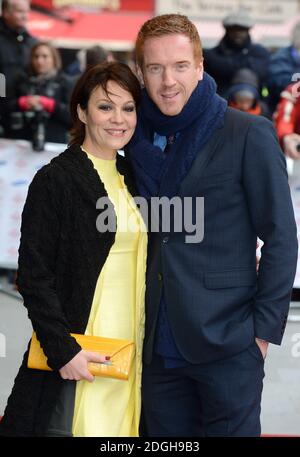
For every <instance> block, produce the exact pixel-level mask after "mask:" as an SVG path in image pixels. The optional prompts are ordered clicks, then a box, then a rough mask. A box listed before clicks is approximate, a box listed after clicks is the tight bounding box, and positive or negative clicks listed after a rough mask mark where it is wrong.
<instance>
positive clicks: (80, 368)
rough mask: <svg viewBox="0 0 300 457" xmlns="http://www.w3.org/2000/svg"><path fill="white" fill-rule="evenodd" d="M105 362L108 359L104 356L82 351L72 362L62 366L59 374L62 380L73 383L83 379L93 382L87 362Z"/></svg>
mask: <svg viewBox="0 0 300 457" xmlns="http://www.w3.org/2000/svg"><path fill="white" fill-rule="evenodd" d="M107 360H109V357H106V356H105V355H99V354H97V353H96V352H89V351H85V350H83V349H82V350H81V351H80V352H78V354H76V355H75V357H73V359H72V360H70V362H68V363H67V364H66V365H65V366H63V367H62V368H61V369H60V370H59V372H60V375H61V377H62V378H63V379H69V380H73V381H80V380H83V379H85V380H86V381H89V382H93V381H94V379H95V376H93V375H92V374H91V373H90V372H89V370H88V362H94V363H100V362H106V361H107Z"/></svg>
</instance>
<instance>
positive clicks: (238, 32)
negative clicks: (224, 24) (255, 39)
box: [226, 25, 249, 47]
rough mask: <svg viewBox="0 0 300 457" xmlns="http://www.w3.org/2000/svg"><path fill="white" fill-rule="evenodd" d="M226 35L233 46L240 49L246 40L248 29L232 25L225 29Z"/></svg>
mask: <svg viewBox="0 0 300 457" xmlns="http://www.w3.org/2000/svg"><path fill="white" fill-rule="evenodd" d="M226 35H227V37H228V39H229V41H230V42H231V43H232V44H233V45H234V46H237V47H241V46H243V45H244V44H245V42H246V41H247V39H248V36H249V29H247V28H245V27H241V26H239V25H233V26H232V27H228V28H227V29H226Z"/></svg>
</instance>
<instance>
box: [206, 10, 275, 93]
mask: <svg viewBox="0 0 300 457" xmlns="http://www.w3.org/2000/svg"><path fill="white" fill-rule="evenodd" d="M252 25H253V24H252V20H251V19H250V18H249V17H248V16H247V15H246V14H245V13H242V12H238V13H236V14H231V15H229V16H227V17H225V19H224V20H223V26H224V29H225V35H224V36H223V38H222V40H221V41H220V43H219V44H218V45H217V46H216V47H214V48H212V49H207V50H206V51H205V52H204V60H205V65H206V71H207V72H208V73H209V74H210V75H211V76H212V77H213V78H215V80H216V83H217V86H218V93H219V94H220V95H222V96H225V97H226V96H227V90H228V88H229V85H230V83H231V80H232V78H233V76H234V74H235V73H236V72H237V71H238V70H240V69H241V68H249V69H250V70H252V71H254V72H255V73H256V74H257V77H258V79H259V85H260V87H261V85H262V83H263V82H264V80H265V78H266V76H267V71H268V64H269V52H268V50H267V49H265V48H264V47H263V46H261V45H260V44H256V43H253V42H252V40H251V36H250V34H249V30H250V29H251V27H252Z"/></svg>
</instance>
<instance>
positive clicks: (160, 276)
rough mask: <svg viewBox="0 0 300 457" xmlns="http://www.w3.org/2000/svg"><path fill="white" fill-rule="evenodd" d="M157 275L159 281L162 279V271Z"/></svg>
mask: <svg viewBox="0 0 300 457" xmlns="http://www.w3.org/2000/svg"><path fill="white" fill-rule="evenodd" d="M157 277H158V280H159V281H162V274H161V273H158V275H157Z"/></svg>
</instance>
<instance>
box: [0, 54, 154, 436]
mask: <svg viewBox="0 0 300 457" xmlns="http://www.w3.org/2000/svg"><path fill="white" fill-rule="evenodd" d="M139 97H140V87H139V82H138V80H137V78H136V77H135V76H134V74H133V73H132V72H131V70H130V69H129V68H128V67H127V66H126V65H124V64H119V63H103V64H99V65H96V66H95V67H92V68H90V69H88V70H87V71H86V72H85V73H84V74H83V75H82V76H81V77H80V79H79V80H78V82H77V84H76V86H75V89H74V92H73V95H72V99H71V116H72V121H73V130H72V139H71V143H70V144H71V145H70V147H69V148H68V149H67V150H66V151H65V152H63V153H62V154H60V155H59V156H58V157H56V158H54V159H53V160H52V161H51V162H50V164H48V165H46V166H45V167H43V168H42V169H41V170H39V171H38V173H37V174H36V176H35V177H34V179H33V181H32V183H31V185H30V188H29V191H28V196H27V200H26V204H25V207H24V211H23V216H22V229H21V232H22V236H21V245H20V250H19V270H18V279H17V284H18V287H19V291H20V293H21V294H22V296H23V298H24V304H25V306H26V307H27V309H28V314H29V317H30V319H31V321H32V325H33V328H34V330H35V331H36V333H37V337H38V339H39V341H40V342H41V345H42V347H43V349H44V352H45V354H46V355H47V358H48V365H49V366H50V367H51V368H52V369H53V370H54V371H53V372H45V371H38V370H30V369H28V368H27V366H26V363H27V357H28V353H26V354H25V356H24V360H23V364H22V366H21V369H20V371H19V374H18V376H17V378H16V381H15V385H14V388H13V392H12V394H11V396H10V398H9V400H8V405H7V408H6V411H5V415H4V418H3V420H2V421H1V423H0V428H1V429H2V431H1V433H2V434H3V433H4V434H8V435H18V436H20V435H23V436H24V435H25V436H26V435H27V436H28V435H30V436H32V435H34V436H70V435H73V436H137V435H138V425H139V417H140V384H141V350H142V342H143V335H144V303H143V300H144V288H145V269H146V244H147V235H146V231H145V227H144V224H143V221H142V219H141V217H140V214H139V212H138V211H137V208H136V206H135V203H134V200H133V198H132V195H134V194H135V190H134V185H133V181H132V177H131V173H130V169H129V166H128V163H127V161H126V159H125V158H123V157H121V156H120V155H118V154H117V150H118V149H121V148H122V147H123V146H124V145H125V144H126V143H127V142H128V141H129V140H130V138H131V136H132V134H133V132H134V129H135V126H136V107H137V104H138V102H139ZM100 197H101V198H102V199H103V198H104V199H105V198H106V199H107V197H108V199H109V202H110V203H112V204H113V208H112V209H110V213H109V214H110V216H111V217H110V219H113V221H114V224H113V225H114V227H113V229H111V228H109V230H107V228H106V229H105V227H104V229H103V227H102V228H101V224H98V223H97V227H96V222H98V221H97V219H98V217H99V214H100V215H101V214H103V213H102V211H107V205H103V206H102V207H103V208H104V209H103V210H102V211H100V213H99V210H97V208H96V202H97V201H98V200H99V198H100ZM101 201H103V200H101ZM129 223H130V227H129ZM99 225H100V227H99ZM116 227H117V229H116ZM99 230H100V231H99ZM70 333H80V334H84V333H85V334H88V335H98V336H104V337H110V338H119V339H130V340H134V341H135V343H136V356H135V360H134V363H133V366H132V367H131V371H130V376H129V380H128V381H121V380H120V381H119V380H116V379H108V378H101V377H98V378H95V379H94V378H93V376H92V375H91V374H90V373H89V371H88V368H87V362H89V361H94V362H101V361H102V362H103V361H104V360H105V355H106V354H103V356H99V355H95V354H93V353H88V352H86V351H83V350H81V347H80V346H79V345H78V344H77V342H76V341H75V340H74V338H72V337H71V336H70ZM75 381H78V382H77V383H76V382H75ZM88 381H90V382H88Z"/></svg>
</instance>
